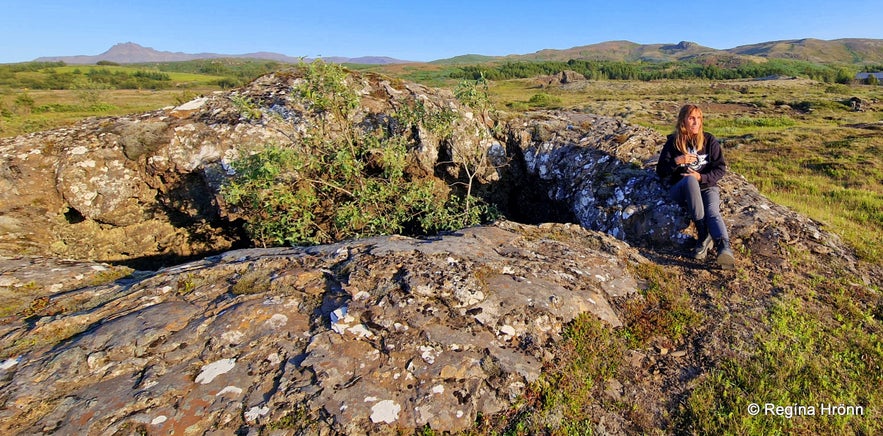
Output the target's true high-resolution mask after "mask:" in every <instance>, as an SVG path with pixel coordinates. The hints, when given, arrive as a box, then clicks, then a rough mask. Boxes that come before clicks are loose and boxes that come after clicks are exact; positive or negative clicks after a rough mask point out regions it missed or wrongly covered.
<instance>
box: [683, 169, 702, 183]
mask: <svg viewBox="0 0 883 436" xmlns="http://www.w3.org/2000/svg"><path fill="white" fill-rule="evenodd" d="M684 177H695V178H696V181H697V182H701V181H702V174H699V173H697V172H696V171H694V170H692V169H688V170H687V172H686V173H684Z"/></svg>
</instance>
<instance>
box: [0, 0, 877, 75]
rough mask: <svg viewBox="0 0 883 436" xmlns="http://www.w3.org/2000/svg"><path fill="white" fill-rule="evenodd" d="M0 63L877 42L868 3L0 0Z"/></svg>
mask: <svg viewBox="0 0 883 436" xmlns="http://www.w3.org/2000/svg"><path fill="white" fill-rule="evenodd" d="M0 5H2V6H0V11H2V12H0V41H2V45H0V47H2V48H0V63H10V62H23V61H29V60H33V59H35V58H37V57H40V56H69V55H97V54H100V53H102V52H104V51H106V50H107V49H108V48H110V47H111V46H112V45H114V44H116V43H121V42H134V43H137V44H140V45H143V46H145V47H151V48H154V49H156V50H162V51H172V52H185V53H200V52H212V53H222V54H243V53H251V52H257V51H271V52H277V53H282V54H286V55H289V56H295V57H297V56H306V57H317V56H324V57H330V56H345V57H358V56H390V57H394V58H398V59H404V60H414V61H431V60H436V59H443V58H448V57H453V56H458V55H462V54H482V55H492V56H498V55H508V54H527V53H533V52H535V51H538V50H542V49H546V48H551V49H566V48H571V47H575V46H581V45H589V44H595V43H599V42H604V41H613V40H628V41H632V42H636V43H640V44H654V43H677V42H679V41H693V42H697V43H699V44H702V45H705V46H708V47H713V48H717V49H727V48H733V47H736V46H739V45H746V44H753V43H758V42H765V41H775V40H783V39H799V38H818V39H838V38H873V39H883V8H881V7H880V4H879V3H878V2H876V1H873V0H862V1H852V0H844V1H818V0H797V1H795V0H765V1H755V0H735V1H726V2H719V1H713V0H705V1H692V0H687V1H668V0H655V1H643V0H632V1H629V0H626V1H610V0H607V1H561V0H547V1H542V0H534V1H522V0H506V1H480V0H473V1H460V0H448V1H421V0H409V1H387V0H362V1H334V0H325V1H322V0H319V1H316V0H311V1H296V0H295V1H260V0H252V1H245V0H237V1H227V0H211V1H203V0H194V1H188V0H174V1H167V0H147V1H131V2H130V1H120V0H112V1H105V0H75V1H68V0H65V1H61V0H56V1H44V0H31V1H20V0H2V3H0Z"/></svg>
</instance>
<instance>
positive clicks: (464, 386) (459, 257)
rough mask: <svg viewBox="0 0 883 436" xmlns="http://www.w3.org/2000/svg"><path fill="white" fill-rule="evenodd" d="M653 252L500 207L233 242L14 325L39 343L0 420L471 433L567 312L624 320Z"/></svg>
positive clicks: (501, 402)
mask: <svg viewBox="0 0 883 436" xmlns="http://www.w3.org/2000/svg"><path fill="white" fill-rule="evenodd" d="M642 261H646V260H645V259H643V258H642V257H641V256H640V255H639V254H638V253H637V252H636V251H635V250H634V249H632V248H630V247H628V245H626V244H625V243H623V242H621V241H619V240H616V239H615V238H612V237H610V236H607V235H604V234H602V233H598V232H593V231H588V230H584V229H582V228H581V227H579V226H576V225H570V224H549V225H543V226H539V227H537V226H528V225H521V224H515V223H511V222H506V221H503V222H499V223H497V224H496V225H493V226H484V227H476V228H470V229H465V230H463V231H460V232H457V233H452V234H448V235H444V236H440V237H436V238H432V239H412V238H405V237H395V236H394V237H377V238H371V239H364V240H358V241H353V242H347V243H339V244H334V245H325V246H316V247H310V248H276V249H248V250H238V251H231V252H227V253H225V254H223V255H219V256H214V257H209V258H206V259H204V260H201V261H197V262H191V263H187V264H183V265H180V266H177V267H173V268H168V269H164V270H160V271H158V272H157V273H154V274H150V275H147V276H144V277H141V278H134V279H133V278H128V279H125V280H118V281H116V282H113V283H110V284H104V285H100V286H93V287H85V288H82V289H80V290H79V291H78V292H72V293H66V294H62V295H59V296H57V297H54V298H52V299H51V300H50V301H49V302H48V303H47V305H46V307H44V308H43V309H42V312H38V313H37V314H35V316H33V317H31V318H29V319H26V320H20V321H18V322H11V323H7V324H6V325H5V326H4V329H3V332H2V333H3V343H4V344H7V346H8V345H9V344H16V343H21V342H22V341H30V342H31V343H32V345H33V346H32V347H30V348H29V349H28V350H27V351H24V352H21V353H16V354H15V355H12V356H10V357H9V358H7V359H6V360H4V361H3V362H2V369H0V380H2V381H0V390H2V403H3V404H4V405H5V407H3V409H2V410H0V427H2V429H3V430H4V432H11V433H42V432H58V433H62V434H111V433H114V432H118V431H123V430H136V429H140V430H139V431H146V432H148V433H151V434H160V433H163V434H165V433H174V434H183V433H192V432H196V433H204V432H207V431H222V432H225V431H228V432H234V431H242V430H243V429H251V430H259V429H269V428H278V427H279V426H280V423H289V424H290V423H291V422H292V419H293V418H295V417H298V418H297V420H296V422H297V423H298V424H297V425H298V426H300V428H301V430H309V431H315V432H318V433H323V432H325V433H327V432H332V433H346V434H361V433H365V432H368V433H377V434H383V433H390V434H392V433H395V431H396V429H415V428H421V427H423V426H426V425H428V426H430V427H431V428H433V429H435V430H438V431H458V430H464V429H467V428H469V427H470V426H471V425H473V423H474V422H475V419H476V417H477V416H478V415H480V414H481V415H490V414H493V413H496V412H499V411H501V410H503V409H505V408H507V407H509V406H510V405H511V404H512V402H513V401H515V400H516V399H517V398H518V396H519V395H520V394H522V393H523V392H524V389H525V388H526V386H527V385H528V384H529V383H530V382H532V381H534V380H536V379H537V377H539V375H540V372H541V369H542V365H543V363H544V362H546V361H548V360H550V359H552V358H553V356H551V355H550V354H549V353H548V352H547V351H546V348H547V347H548V346H549V345H551V344H553V343H555V342H556V341H558V340H560V339H561V336H560V334H561V331H562V326H563V325H564V324H565V323H567V322H569V321H571V320H572V319H573V318H574V317H576V316H577V315H579V314H580V313H583V312H589V313H592V314H594V315H595V316H597V317H599V318H600V319H602V320H604V321H606V322H608V323H610V324H611V325H620V324H621V321H620V318H619V314H618V309H617V304H618V303H617V302H619V303H621V302H622V301H624V300H625V299H627V298H630V296H632V295H633V294H634V293H635V292H636V290H637V288H638V284H637V283H636V281H635V279H634V278H633V277H632V275H631V274H630V273H629V267H628V265H629V264H633V263H637V262H642ZM72 267H73V266H72ZM72 272H76V271H75V270H74V271H72ZM85 294H88V295H89V296H90V298H89V299H84V298H82V297H81V295H85ZM62 308H64V309H62ZM41 313H51V314H52V315H45V316H40V314H41ZM77 331H81V332H82V333H75V334H72V335H71V336H70V337H69V338H68V339H66V340H62V341H61V342H60V343H58V344H57V345H51V344H50V343H51V342H52V340H53V338H54V339H58V336H59V335H64V334H65V332H67V333H68V334H69V333H70V332H77ZM9 351H10V350H9V349H8V348H7V349H6V353H8V352H9Z"/></svg>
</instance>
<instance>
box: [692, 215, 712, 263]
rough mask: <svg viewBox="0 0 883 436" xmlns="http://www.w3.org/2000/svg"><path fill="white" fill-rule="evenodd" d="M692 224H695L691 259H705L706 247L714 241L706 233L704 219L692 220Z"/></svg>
mask: <svg viewBox="0 0 883 436" xmlns="http://www.w3.org/2000/svg"><path fill="white" fill-rule="evenodd" d="M693 225H695V226H696V246H695V247H693V259H696V260H705V256H706V255H707V254H708V249H709V248H711V244H712V242H714V241H712V239H711V235H709V234H708V227H706V226H705V221H703V220H699V221H693Z"/></svg>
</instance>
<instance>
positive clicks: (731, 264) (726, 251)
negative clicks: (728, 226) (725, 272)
mask: <svg viewBox="0 0 883 436" xmlns="http://www.w3.org/2000/svg"><path fill="white" fill-rule="evenodd" d="M717 264H718V265H720V267H721V268H723V269H733V268H735V267H736V258H735V257H734V256H733V249H732V248H730V241H729V240H727V239H718V240H717Z"/></svg>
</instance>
